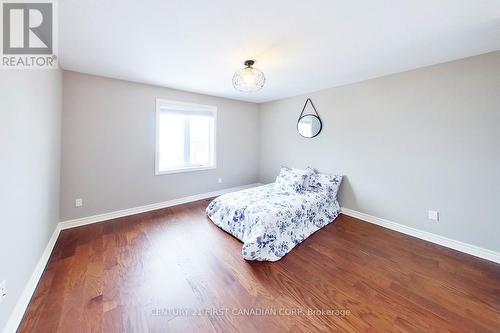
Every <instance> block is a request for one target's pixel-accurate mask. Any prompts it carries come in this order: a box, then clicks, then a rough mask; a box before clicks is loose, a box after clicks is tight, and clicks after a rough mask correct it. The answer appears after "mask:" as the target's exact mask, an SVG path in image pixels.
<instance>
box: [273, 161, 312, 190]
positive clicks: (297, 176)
mask: <svg viewBox="0 0 500 333" xmlns="http://www.w3.org/2000/svg"><path fill="white" fill-rule="evenodd" d="M310 175H311V171H310V170H309V169H306V170H300V169H292V168H287V167H282V168H281V170H280V174H279V175H278V177H276V184H275V186H277V187H279V188H280V189H282V190H285V191H294V192H297V193H302V192H304V190H305V189H306V182H307V181H308V178H309V177H310Z"/></svg>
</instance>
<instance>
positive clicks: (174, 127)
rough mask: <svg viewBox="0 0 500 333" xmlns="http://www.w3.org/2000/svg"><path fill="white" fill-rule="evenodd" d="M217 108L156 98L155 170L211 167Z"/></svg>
mask: <svg viewBox="0 0 500 333" xmlns="http://www.w3.org/2000/svg"><path fill="white" fill-rule="evenodd" d="M216 120H217V108H216V107H214V106H208V105H198V104H190V103H181V102H174V101H167V100H162V99H157V101H156V174H157V175H161V174H166V173H175V172H186V171H196V170H207V169H214V168H215V167H216V164H215V125H216Z"/></svg>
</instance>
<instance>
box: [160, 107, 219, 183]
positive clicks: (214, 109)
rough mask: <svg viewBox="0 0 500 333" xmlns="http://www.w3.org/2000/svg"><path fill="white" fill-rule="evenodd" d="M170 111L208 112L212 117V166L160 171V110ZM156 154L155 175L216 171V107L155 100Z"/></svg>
mask: <svg viewBox="0 0 500 333" xmlns="http://www.w3.org/2000/svg"><path fill="white" fill-rule="evenodd" d="M169 108H170V109H172V110H193V111H210V112H212V113H213V115H214V136H213V139H214V146H213V155H214V156H213V165H208V166H196V167H182V168H178V169H171V170H166V171H160V149H159V148H160V142H159V138H160V112H161V111H160V109H169ZM155 121H156V138H155V141H156V143H155V144H156V153H155V175H157V176H159V175H167V174H172V173H181V172H194V171H202V170H212V169H217V107H216V106H213V105H203V104H194V103H186V102H178V101H172V100H167V99H162V98H157V99H156V118H155Z"/></svg>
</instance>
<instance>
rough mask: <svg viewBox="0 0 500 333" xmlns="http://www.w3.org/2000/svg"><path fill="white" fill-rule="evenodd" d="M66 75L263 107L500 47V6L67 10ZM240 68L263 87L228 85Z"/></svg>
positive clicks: (135, 1)
mask: <svg viewBox="0 0 500 333" xmlns="http://www.w3.org/2000/svg"><path fill="white" fill-rule="evenodd" d="M59 14H60V15H59V18H60V19H59V27H60V28H59V30H60V32H59V59H60V63H61V66H62V67H63V68H64V69H68V70H74V71H78V72H84V73H90V74H96V75H102V76H107V77H112V78H118V79H124V80H130V81H137V82H143V83H149V84H154V85H160V86H165V87H170V88H176V89H182V90H188V91H193V92H199V93H205V94H210V95H215V96H223V97H229V98H234V99H239V100H245V101H252V102H263V101H269V100H274V99H280V98H285V97H289V96H293V95H298V94H302V93H307V92H312V91H316V90H320V89H324V88H329V87H334V86H338V85H342V84H347V83H352V82H357V81H362V80H366V79H369V78H373V77H378V76H383V75H387V74H391V73H396V72H402V71H406V70H409V69H414V68H418V67H424V66H428V65H432V64H436V63H441V62H446V61H450V60H454V59H460V58H464V57H468V56H472V55H476V54H481V53H486V52H490V51H494V50H499V49H500V1H499V0H364V1H363V0H343V1H339V0H330V1H327V0H308V1H300V0H254V1H242V0H198V1H195V0H170V1H165V0H148V1H144V0H143V1H140V0H62V1H60V2H59ZM245 59H255V60H256V64H255V67H257V68H259V69H261V70H262V71H263V72H264V73H265V75H266V78H267V81H266V85H265V86H264V88H263V89H262V90H261V91H259V92H256V93H241V92H238V91H236V90H234V88H233V87H232V83H231V79H232V76H233V73H234V72H235V71H236V70H237V69H238V68H240V67H242V66H243V61H244V60H245Z"/></svg>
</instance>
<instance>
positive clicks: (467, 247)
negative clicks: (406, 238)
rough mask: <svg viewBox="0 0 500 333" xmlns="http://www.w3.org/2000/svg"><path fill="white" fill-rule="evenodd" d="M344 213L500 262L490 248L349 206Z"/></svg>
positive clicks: (496, 253) (499, 258) (343, 209)
mask: <svg viewBox="0 0 500 333" xmlns="http://www.w3.org/2000/svg"><path fill="white" fill-rule="evenodd" d="M342 213H343V214H345V215H348V216H352V217H355V218H357V219H360V220H363V221H366V222H369V223H373V224H376V225H379V226H382V227H385V228H387V229H391V230H394V231H397V232H401V233H403V234H406V235H410V236H413V237H416V238H420V239H423V240H426V241H429V242H432V243H435V244H438V245H442V246H445V247H448V248H450V249H454V250H457V251H460V252H464V253H467V254H471V255H473V256H476V257H479V258H483V259H486V260H490V261H493V262H496V263H499V264H500V253H498V252H495V251H491V250H488V249H484V248H482V247H479V246H475V245H471V244H467V243H463V242H459V241H456V240H453V239H450V238H446V237H443V236H439V235H436V234H433V233H430V232H427V231H423V230H418V229H415V228H412V227H408V226H405V225H402V224H399V223H396V222H392V221H389V220H385V219H382V218H379V217H375V216H372V215H368V214H365V213H361V212H357V211H355V210H352V209H349V208H344V207H342Z"/></svg>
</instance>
